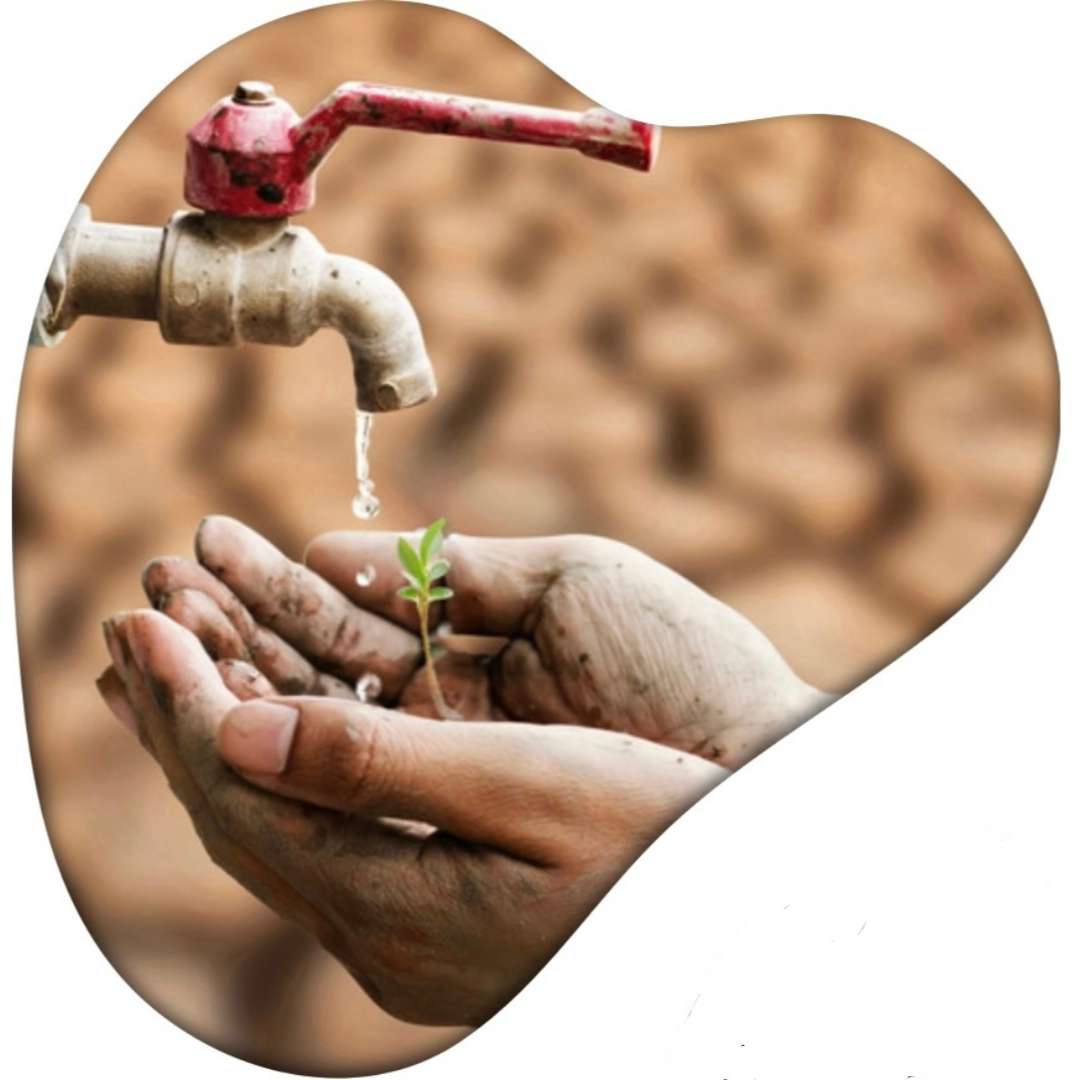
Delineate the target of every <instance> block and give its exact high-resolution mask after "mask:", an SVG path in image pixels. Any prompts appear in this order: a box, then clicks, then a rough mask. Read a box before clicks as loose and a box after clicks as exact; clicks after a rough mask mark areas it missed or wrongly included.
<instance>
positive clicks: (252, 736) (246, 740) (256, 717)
mask: <svg viewBox="0 0 1080 1080" xmlns="http://www.w3.org/2000/svg"><path fill="white" fill-rule="evenodd" d="M299 719H300V712H299V710H298V709H294V708H292V707H291V706H289V705H279V704H278V703H277V702H273V701H246V702H244V703H243V704H242V705H238V706H237V707H236V708H235V709H233V711H232V712H231V713H229V715H228V716H227V717H226V718H225V723H224V724H223V725H222V727H221V732H220V734H219V736H218V738H219V746H220V749H221V755H222V757H224V758H225V759H226V760H227V761H228V762H229V763H230V764H232V765H234V766H235V767H236V768H237V769H239V770H240V771H241V772H247V773H255V774H257V775H260V776H277V775H279V774H280V773H283V772H284V771H285V765H286V763H287V762H288V760H289V750H290V748H291V747H292V742H293V737H294V736H295V734H296V722H297V721H298V720H299Z"/></svg>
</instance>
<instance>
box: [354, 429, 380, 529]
mask: <svg viewBox="0 0 1080 1080" xmlns="http://www.w3.org/2000/svg"><path fill="white" fill-rule="evenodd" d="M374 423H375V417H374V415H373V414H372V413H368V412H362V411H361V410H360V409H357V410H356V498H355V499H353V503H352V512H353V513H354V514H355V515H356V516H357V517H358V518H359V519H360V520H361V521H370V520H371V519H372V518H373V517H375V515H376V514H377V513H378V512H379V500H378V499H377V498H376V497H375V482H374V481H373V480H372V479H371V476H370V471H369V467H368V447H369V446H370V445H371V428H372V425H373V424H374Z"/></svg>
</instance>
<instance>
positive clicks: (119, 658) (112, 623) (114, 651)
mask: <svg viewBox="0 0 1080 1080" xmlns="http://www.w3.org/2000/svg"><path fill="white" fill-rule="evenodd" d="M101 630H102V633H104V635H105V648H106V649H108V650H109V658H110V659H111V660H112V662H113V664H114V665H115V666H116V667H117V668H118V669H119V668H124V667H126V666H127V663H128V659H127V657H126V656H125V655H124V650H123V648H121V646H120V638H119V635H118V633H117V622H116V620H114V619H106V620H105V621H104V622H103V623H102V624H101Z"/></svg>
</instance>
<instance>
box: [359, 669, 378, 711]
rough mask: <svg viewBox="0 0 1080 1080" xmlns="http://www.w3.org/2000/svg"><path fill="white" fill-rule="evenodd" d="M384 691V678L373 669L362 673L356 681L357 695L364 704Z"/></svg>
mask: <svg viewBox="0 0 1080 1080" xmlns="http://www.w3.org/2000/svg"><path fill="white" fill-rule="evenodd" d="M381 693H382V679H380V678H379V676H378V675H376V674H375V673H374V672H373V671H369V672H367V673H366V674H364V675H361V676H360V678H359V679H358V680H357V683H356V697H357V699H358V700H359V701H360V702H361V704H363V705H367V704H369V703H370V702H372V701H374V700H375V699H376V698H377V697H378V696H379V695H380V694H381Z"/></svg>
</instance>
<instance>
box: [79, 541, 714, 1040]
mask: <svg viewBox="0 0 1080 1080" xmlns="http://www.w3.org/2000/svg"><path fill="white" fill-rule="evenodd" d="M459 551H460V549H459ZM462 562H463V563H465V565H468V561H467V559H462ZM484 565H485V568H486V572H487V573H490V572H491V571H492V569H493V567H492V565H491V563H490V561H486V562H485V564H484ZM507 572H508V573H509V572H511V570H510V569H509V568H508V569H507ZM514 572H516V571H514ZM305 580H306V579H305ZM498 580H502V581H503V582H504V584H505V582H506V580H507V579H498ZM461 581H462V583H464V588H463V590H462V594H461V595H462V602H463V604H464V605H465V606H464V607H462V608H461V611H462V612H463V613H468V612H470V611H473V612H475V611H477V610H478V609H477V608H476V607H475V606H474V607H470V606H469V605H470V602H471V601H470V597H471V595H472V587H471V586H470V585H469V581H470V579H469V578H468V577H467V575H465V574H462V575H461ZM305 595H307V594H305ZM219 599H220V598H219ZM188 600H191V598H190V597H189V598H188ZM306 603H307V604H308V607H309V608H311V609H312V610H314V611H315V613H316V614H318V609H317V608H315V607H314V604H315V601H314V600H312V599H311V598H310V597H308V599H307V601H306ZM388 603H389V602H388ZM192 604H193V606H199V605H201V610H202V611H203V612H204V614H206V615H207V618H208V619H209V620H210V621H211V622H212V621H213V619H214V618H215V617H214V616H213V615H212V614H208V613H209V612H210V609H211V607H214V608H216V605H209V606H207V605H204V604H203V603H202V601H192ZM217 610H218V611H220V609H217ZM250 610H251V613H253V614H254V613H256V612H258V611H260V610H265V609H260V608H259V607H258V605H256V606H255V607H254V608H252V609H250ZM274 610H275V611H278V612H279V614H278V616H277V617H279V618H281V619H285V618H293V617H300V616H301V609H297V610H295V611H293V610H292V609H291V608H290V609H289V610H288V611H286V610H284V609H280V610H279V608H278V607H275V609H274ZM530 610H531V608H530ZM387 614H388V615H391V614H393V610H392V607H387ZM350 617H351V618H354V619H355V618H356V616H350ZM486 617H487V616H485V618H486ZM469 618H470V622H469V625H476V623H475V619H474V618H473V617H472V616H470V617H469ZM226 621H228V620H226ZM403 621H404V620H403ZM229 625H230V626H231V625H232V624H231V623H230V624H229ZM365 625H366V624H365ZM387 625H392V624H387ZM353 626H354V624H353V623H342V624H341V627H339V630H340V633H339V632H336V631H335V632H331V628H330V627H327V628H326V632H325V633H323V631H322V630H320V631H319V632H318V636H317V641H318V643H319V646H320V649H322V648H324V647H325V646H327V645H328V644H332V643H333V642H340V641H349V640H351V637H350V634H351V630H350V629H349V628H350V627H353ZM499 626H501V627H503V628H504V629H505V630H512V628H513V627H512V625H511V623H509V622H506V621H505V620H504V619H500V620H499ZM368 629H369V630H370V627H368ZM218 630H219V631H220V632H221V633H222V634H223V635H225V636H226V637H229V639H230V641H231V642H232V644H233V645H236V642H235V641H234V640H233V639H232V636H231V635H232V632H231V631H229V630H228V629H227V628H226V627H225V626H224V625H218ZM280 630H281V626H280V625H279V626H278V628H277V630H275V631H269V632H270V633H274V634H276V633H277V632H278V631H280ZM308 632H309V634H314V633H315V631H312V630H311V629H310V628H309V631H308ZM260 633H261V631H260ZM401 633H402V634H406V632H405V631H401ZM556 633H557V631H556ZM406 637H408V635H407V634H406ZM106 639H107V642H108V645H109V650H110V654H111V656H112V660H113V665H112V667H111V668H110V669H109V670H108V672H107V673H106V676H105V677H103V679H102V681H101V684H100V685H101V689H102V693H103V695H104V696H105V699H106V701H108V702H109V703H110V705H111V706H112V708H113V710H114V711H115V712H116V713H117V714H118V715H119V716H121V718H122V719H124V720H125V722H126V723H128V724H129V726H132V727H133V728H135V729H136V730H137V731H138V733H139V735H140V737H141V738H142V740H143V741H144V743H145V745H146V746H147V747H148V749H149V750H150V751H151V752H152V753H153V754H154V756H155V757H156V759H157V761H158V762H159V763H160V765H161V767H162V768H163V770H164V772H165V774H166V776H167V777H168V780H169V783H170V785H171V786H172V788H173V790H174V792H175V793H176V794H177V796H178V797H179V798H180V799H181V800H182V802H183V803H184V805H185V807H186V808H187V810H188V811H189V813H190V815H191V817H192V820H193V822H194V824H195V826H196V828H197V830H198V832H199V835H200V837H201V839H202V841H203V843H204V845H205V846H206V848H207V850H208V851H209V852H210V854H211V856H212V857H213V858H214V859H215V861H216V862H218V863H219V864H220V865H221V866H222V867H223V868H224V869H225V870H227V871H228V872H229V873H230V874H232V875H233V876H234V877H235V878H237V880H239V881H240V882H241V883H242V884H243V885H245V886H246V887H247V888H248V889H249V890H250V891H252V892H253V893H255V895H257V896H259V897H261V898H262V899H263V900H264V901H265V902H266V903H268V904H269V905H270V906H271V907H273V908H274V909H275V910H276V911H278V912H279V913H280V914H281V915H283V916H285V917H287V918H290V919H292V920H294V921H296V922H298V923H299V924H300V925H302V926H304V927H306V928H307V929H308V930H310V931H311V932H312V933H314V934H315V935H316V936H317V937H318V938H319V940H320V941H321V942H322V943H323V945H324V946H325V947H326V948H327V949H329V950H330V951H331V952H332V953H333V954H334V955H336V956H337V957H338V959H339V960H341V962H342V963H343V964H344V965H345V966H346V968H347V969H348V970H349V971H350V972H351V973H352V974H353V975H354V976H355V978H356V979H357V980H358V981H359V982H360V984H361V985H362V986H363V987H364V988H365V989H366V990H367V991H368V993H369V994H370V995H371V997H372V998H373V999H374V1000H375V1001H376V1002H377V1003H379V1004H380V1005H381V1006H382V1007H383V1008H385V1009H386V1010H387V1011H388V1012H390V1013H391V1014H393V1015H395V1016H398V1017H399V1018H401V1019H404V1020H409V1021H413V1022H419V1023H427V1024H470V1025H476V1024H479V1023H482V1022H483V1021H484V1020H486V1019H487V1018H489V1017H490V1016H491V1015H492V1014H493V1013H494V1012H495V1011H497V1010H498V1009H499V1008H500V1007H501V1006H502V1005H503V1004H504V1003H505V1002H506V1001H508V1000H509V999H510V998H511V997H512V996H513V995H514V994H516V993H517V992H518V991H519V990H520V989H521V988H522V987H523V986H524V985H525V984H526V983H527V982H528V981H529V980H530V979H531V978H532V977H533V975H535V973H536V972H537V971H538V970H539V969H540V968H541V967H542V966H543V964H544V963H546V961H547V960H548V959H549V958H550V957H551V956H552V954H553V953H554V952H555V951H556V950H557V949H558V948H559V946H560V945H561V944H562V943H563V941H565V939H566V938H567V937H568V936H569V935H570V933H572V931H573V930H574V929H575V928H576V927H577V926H578V924H579V923H580V922H581V921H582V919H584V917H585V916H586V915H587V914H588V912H589V911H590V910H591V909H592V908H593V907H594V906H595V904H596V903H597V902H598V901H599V899H600V898H601V897H602V896H603V894H604V893H605V892H606V891H607V890H608V888H609V887H610V886H611V885H612V883H613V882H614V881H615V880H616V879H617V878H618V877H619V876H620V875H621V874H622V873H623V871H624V870H625V869H626V868H627V867H628V866H629V865H630V864H631V863H632V862H633V860H634V859H635V858H636V857H637V856H638V855H639V854H640V853H641V852H642V851H643V850H644V848H645V847H646V846H647V845H648V844H649V843H651V842H652V840H653V839H655V837H656V836H657V835H659V833H660V832H661V831H663V829H665V828H666V827H667V825H668V824H670V823H671V822H672V821H673V820H675V818H677V817H678V816H679V815H680V814H681V813H682V812H683V811H684V810H686V809H687V808H688V807H689V806H690V805H691V804H692V803H694V802H695V801H696V800H697V799H699V798H700V797H701V795H702V794H704V793H705V792H706V791H708V790H709V789H710V788H711V787H712V786H714V785H715V784H716V783H718V782H719V781H720V780H722V779H723V778H724V777H725V776H726V775H727V772H726V771H725V770H724V769H722V768H719V767H718V766H715V765H712V764H710V763H708V762H706V761H703V760H701V759H700V758H697V757H695V756H694V755H692V754H689V753H685V752H680V751H678V750H674V749H670V748H669V747H665V746H660V745H657V744H655V743H651V742H648V741H646V740H643V739H639V738H635V737H632V736H629V735H625V734H619V733H617V732H615V731H610V730H585V729H582V728H580V727H564V726H545V725H543V724H535V723H516V724H514V723H493V722H468V723H466V722H456V721H448V722H434V721H432V720H429V719H424V718H420V717H413V716H409V715H406V714H404V713H401V712H393V711H389V710H387V709H383V708H381V707H378V706H373V705H364V704H361V703H360V702H358V701H356V700H355V699H353V700H349V699H348V698H347V697H346V696H344V695H341V696H337V695H335V694H334V693H332V692H330V691H332V690H334V689H336V688H337V684H336V683H327V682H325V680H328V679H336V678H337V677H338V675H342V674H344V675H346V676H347V677H348V678H351V677H352V675H353V674H355V671H354V670H353V669H352V668H350V663H351V660H350V659H349V657H351V656H352V652H351V651H350V648H346V649H345V651H344V652H342V653H338V652H337V651H336V649H337V648H338V647H339V646H334V647H333V649H332V650H331V653H330V655H332V656H334V657H337V658H338V659H337V660H336V661H335V664H334V670H335V672H336V674H334V675H328V674H322V673H318V672H315V673H314V674H312V673H309V675H308V676H306V677H310V679H311V680H312V681H313V686H312V687H308V689H318V690H321V691H323V693H322V695H321V696H310V695H309V694H304V695H302V696H292V697H288V696H280V695H276V694H275V695H272V696H271V695H270V690H271V689H272V688H271V687H270V686H269V685H268V684H261V685H259V686H258V687H256V689H255V691H253V693H255V694H256V696H255V697H254V698H253V699H252V700H248V701H243V700H242V696H243V690H244V688H245V687H249V686H250V684H251V683H253V682H254V683H258V682H259V681H260V680H263V679H264V678H265V676H263V675H260V674H258V673H257V672H256V671H255V669H254V668H251V667H248V665H247V663H246V661H244V660H236V659H232V660H228V659H226V660H223V661H221V662H220V663H217V664H216V663H215V662H214V660H213V659H212V658H211V656H210V655H209V653H208V652H207V650H206V648H205V647H204V643H201V642H200V641H199V640H197V639H196V637H195V636H194V635H193V634H192V633H191V632H189V631H188V630H187V629H186V628H184V627H183V626H181V625H179V624H178V623H177V622H176V621H174V620H172V619H170V618H167V617H166V616H164V615H163V614H161V613H159V612H153V611H139V612H131V613H127V614H125V615H121V616H117V617H116V618H115V619H113V620H111V621H110V622H108V623H107V624H106ZM282 640H284V638H283V639H282ZM313 640H316V639H315V638H313V637H308V638H305V639H303V640H299V641H298V642H297V643H296V644H294V645H293V646H292V647H294V648H296V649H297V650H298V651H302V649H303V648H304V646H305V643H306V646H307V647H308V648H309V649H310V648H311V646H312V642H313ZM402 640H404V639H402ZM521 640H524V639H521ZM263 644H264V645H265V646H266V648H267V649H268V650H269V652H270V653H271V654H272V655H274V656H276V657H278V659H280V656H279V654H278V652H277V651H276V650H277V649H278V645H277V644H271V643H269V642H268V641H267V640H264V641H263ZM355 647H356V648H357V649H360V650H361V651H363V650H364V649H365V648H366V646H364V645H361V644H356V646H355ZM260 655H262V658H263V659H264V661H265V655H263V654H260ZM316 655H317V657H318V659H319V662H320V663H325V662H327V661H326V659H325V656H324V654H323V653H321V652H317V653H316ZM365 655H366V654H365ZM371 662H372V660H371V658H370V657H366V658H365V660H364V664H369V663H371ZM407 666H408V665H406V664H404V663H402V664H401V672H402V673H403V674H404V673H406V668H407ZM383 670H384V674H385V675H386V676H387V678H388V680H389V684H390V685H394V683H393V678H394V673H395V671H396V670H397V669H396V668H393V665H390V664H389V662H388V663H387V666H386V667H385V668H384V669H383ZM313 671H314V669H313ZM315 680H323V681H321V682H319V683H318V685H317V686H316V685H314V681H315ZM342 685H345V683H342ZM402 685H404V683H402ZM230 687H231V688H230ZM237 691H240V693H238V692H237ZM262 694H266V695H267V696H259V695H262Z"/></svg>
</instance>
